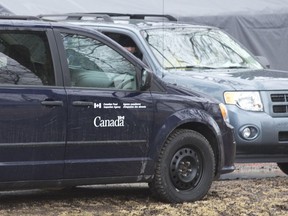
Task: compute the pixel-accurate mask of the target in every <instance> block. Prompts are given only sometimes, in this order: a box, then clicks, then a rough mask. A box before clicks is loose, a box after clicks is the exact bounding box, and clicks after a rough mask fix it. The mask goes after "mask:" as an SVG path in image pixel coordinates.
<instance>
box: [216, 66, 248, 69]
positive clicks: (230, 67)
mask: <svg viewBox="0 0 288 216" xmlns="http://www.w3.org/2000/svg"><path fill="white" fill-rule="evenodd" d="M238 68H244V69H245V68H249V67H247V66H227V67H219V69H238Z"/></svg>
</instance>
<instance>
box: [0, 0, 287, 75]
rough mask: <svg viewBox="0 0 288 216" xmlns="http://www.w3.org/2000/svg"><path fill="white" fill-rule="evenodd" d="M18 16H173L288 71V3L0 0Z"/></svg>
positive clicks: (277, 0) (243, 0) (270, 0)
mask: <svg viewBox="0 0 288 216" xmlns="http://www.w3.org/2000/svg"><path fill="white" fill-rule="evenodd" d="M0 4H2V5H3V6H4V7H6V8H8V9H9V10H10V11H12V12H13V13H15V14H19V15H38V14H44V13H65V12H121V13H158V14H172V15H174V16H176V17H177V18H178V19H179V20H180V21H186V22H191V23H197V24H206V25H212V26H217V27H220V28H222V29H224V30H225V31H226V32H228V33H229V34H231V35H232V36H233V37H234V38H236V39H237V40H238V41H240V42H241V43H242V44H243V45H244V46H246V47H247V48H248V49H249V50H250V51H251V52H252V53H253V54H255V55H261V56H265V57H266V58H267V59H268V60H269V62H270V64H271V68H274V69H283V70H288V52H287V50H288V42H287V39H288V0H241V1H239V0H218V1H215V0H197V1H196V0H177V1H175V0H138V1H136V0H124V1H119V0H105V1H102V0H81V1H79V0H61V1H59V0H25V1H24V0H12V1H11V0H0Z"/></svg>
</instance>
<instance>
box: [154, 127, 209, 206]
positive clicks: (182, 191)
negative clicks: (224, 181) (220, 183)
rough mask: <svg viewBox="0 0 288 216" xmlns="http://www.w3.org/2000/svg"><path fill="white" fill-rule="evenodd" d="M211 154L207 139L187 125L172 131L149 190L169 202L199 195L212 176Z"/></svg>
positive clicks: (197, 197)
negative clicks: (185, 127) (189, 128)
mask: <svg viewBox="0 0 288 216" xmlns="http://www.w3.org/2000/svg"><path fill="white" fill-rule="evenodd" d="M214 169H215V158H214V153H213V150H212V148H211V146H210V145H209V142H208V140H207V139H206V138H205V137H204V136H203V135H201V134H200V133H198V132H196V131H192V130H187V129H180V130H176V131H174V132H173V133H172V134H171V135H170V136H169V138H168V139H167V141H166V143H165V144H164V146H163V147H162V149H161V151H160V154H159V158H158V161H157V164H156V170H155V175H154V179H153V181H152V182H151V183H149V186H150V188H151V191H152V193H154V195H156V196H158V197H159V198H160V199H162V200H163V201H166V202H170V203H179V202H189V201H195V200H199V199H201V198H203V197H204V196H205V195H206V194H207V192H208V190H209V189H210V187H211V184H212V181H213V178H214Z"/></svg>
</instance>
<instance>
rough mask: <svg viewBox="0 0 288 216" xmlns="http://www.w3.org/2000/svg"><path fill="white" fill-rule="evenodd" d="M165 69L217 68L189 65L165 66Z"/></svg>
mask: <svg viewBox="0 0 288 216" xmlns="http://www.w3.org/2000/svg"><path fill="white" fill-rule="evenodd" d="M165 69H217V68H215V67H209V66H197V65H188V66H183V67H165Z"/></svg>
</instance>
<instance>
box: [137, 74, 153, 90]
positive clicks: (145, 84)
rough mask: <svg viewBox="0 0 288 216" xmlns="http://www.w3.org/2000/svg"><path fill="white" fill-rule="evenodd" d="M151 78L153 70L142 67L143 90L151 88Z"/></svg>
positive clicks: (141, 87) (141, 88)
mask: <svg viewBox="0 0 288 216" xmlns="http://www.w3.org/2000/svg"><path fill="white" fill-rule="evenodd" d="M151 79H152V75H151V72H150V71H148V70H146V69H142V71H141V86H140V90H141V91H145V90H147V89H149V88H150V86H151Z"/></svg>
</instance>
